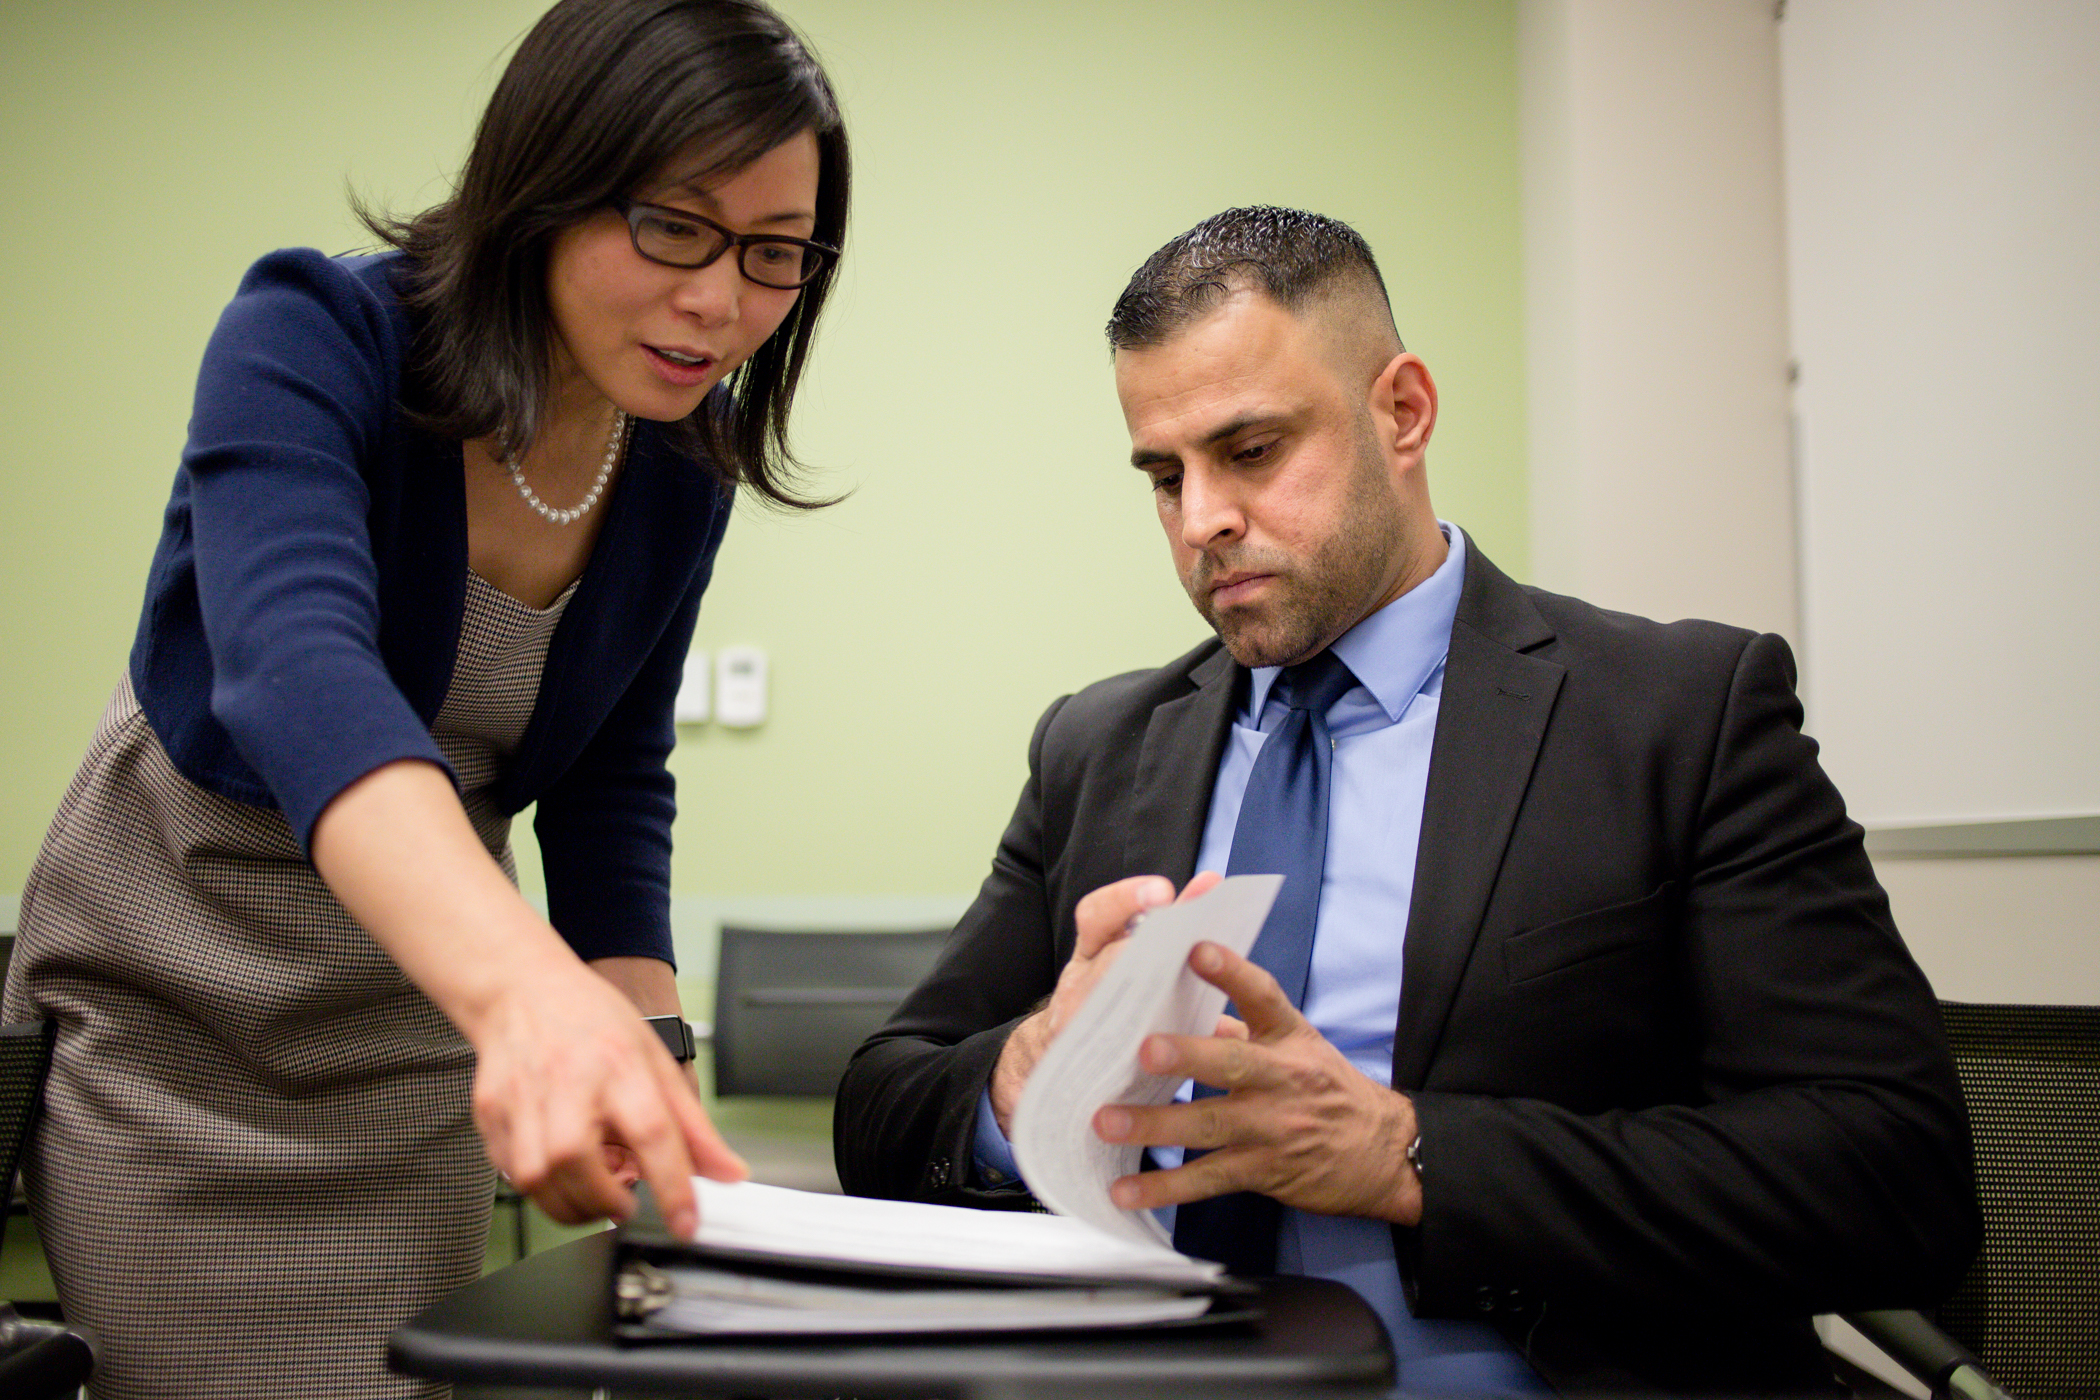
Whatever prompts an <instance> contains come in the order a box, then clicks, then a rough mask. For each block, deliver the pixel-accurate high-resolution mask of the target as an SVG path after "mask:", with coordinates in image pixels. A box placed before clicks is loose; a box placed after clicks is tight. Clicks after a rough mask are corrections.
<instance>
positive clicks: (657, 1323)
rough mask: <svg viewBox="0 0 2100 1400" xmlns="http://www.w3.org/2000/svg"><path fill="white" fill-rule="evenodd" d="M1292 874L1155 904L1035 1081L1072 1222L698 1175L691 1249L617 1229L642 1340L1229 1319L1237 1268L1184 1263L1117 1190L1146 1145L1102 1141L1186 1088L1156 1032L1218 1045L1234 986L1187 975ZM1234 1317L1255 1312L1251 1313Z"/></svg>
mask: <svg viewBox="0 0 2100 1400" xmlns="http://www.w3.org/2000/svg"><path fill="white" fill-rule="evenodd" d="M1281 885H1282V878H1281V877H1280V876H1275V875H1248V876H1236V877H1234V878H1232V879H1229V880H1226V881H1224V882H1222V883H1221V884H1219V885H1218V887H1217V888H1216V889H1214V890H1212V891H1211V892H1210V893H1208V894H1206V895H1204V896H1203V897H1202V898H1201V899H1195V900H1190V901H1189V902H1187V903H1185V904H1176V905H1171V906H1169V907H1167V908H1163V909H1155V910H1153V911H1151V912H1150V913H1148V914H1147V915H1146V916H1145V917H1144V918H1143V919H1142V920H1141V921H1140V922H1139V924H1138V926H1137V927H1136V928H1135V929H1134V930H1133V931H1132V933H1131V934H1130V935H1129V939H1130V946H1129V947H1127V948H1126V949H1124V950H1123V952H1122V953H1120V954H1119V955H1118V957H1117V960H1116V962H1115V964H1114V965H1113V966H1112V967H1110V968H1109V970H1108V971H1107V973H1106V974H1104V975H1103V977H1102V979H1101V982H1100V983H1099V985H1097V986H1096V987H1095V988H1094V991H1093V993H1092V995H1090V996H1089V997H1088V999H1087V1001H1086V1004H1085V1005H1084V1006H1082V1007H1081V1008H1080V1010H1079V1012H1078V1013H1077V1014H1076V1015H1075V1016H1074V1017H1073V1018H1072V1020H1071V1022H1070V1023H1069V1024H1068V1025H1067V1026H1066V1027H1065V1029H1064V1031H1063V1032H1062V1033H1061V1034H1060V1035H1059V1036H1058V1038H1057V1040H1056V1041H1055V1042H1054V1043H1053V1044H1052V1045H1051V1047H1050V1049H1049V1050H1048V1051H1047V1052H1046V1053H1045V1054H1044V1056H1043V1059H1042V1061H1041V1062H1040V1063H1039V1064H1038V1065H1037V1066H1036V1069H1035V1072H1034V1073H1033V1074H1032V1075H1031V1076H1030V1077H1029V1081H1028V1085H1027V1088H1026V1089H1025V1090H1024V1091H1023V1093H1022V1096H1021V1102H1020V1104H1019V1105H1018V1107H1017V1108H1016V1111H1015V1115H1014V1136H1013V1145H1014V1156H1015V1159H1016V1160H1017V1161H1018V1162H1019V1164H1020V1166H1021V1171H1022V1174H1023V1176H1024V1178H1025V1179H1026V1181H1027V1183H1028V1186H1029V1189H1030V1190H1031V1191H1032V1192H1033V1193H1034V1195H1035V1196H1036V1198H1037V1199H1038V1200H1040V1201H1041V1202H1043V1204H1044V1205H1046V1206H1048V1207H1049V1208H1050V1209H1051V1210H1052V1211H1055V1212H1057V1214H1052V1215H1042V1214H1036V1213H1033V1212H1022V1211H989V1210H970V1209H965V1208H961V1207H956V1206H934V1205H922V1204H919V1203H916V1202H909V1201H880V1200H867V1199H862V1198H858V1197H842V1196H829V1195H822V1194H818V1193H814V1192H805V1191H790V1190H787V1189H785V1188H783V1187H776V1186H761V1185H758V1184H756V1183H752V1182H743V1183H739V1184H734V1185H729V1184H724V1183H722V1182H718V1181H709V1180H707V1179H705V1178H702V1177H695V1178H694V1181H693V1185H694V1187H695V1189H696V1190H697V1191H698V1192H699V1195H700V1226H699V1230H698V1233H697V1234H696V1235H695V1236H694V1238H692V1239H691V1240H673V1239H671V1238H670V1237H669V1235H668V1234H666V1233H664V1232H663V1231H662V1229H661V1222H660V1221H659V1222H655V1224H654V1225H653V1226H652V1225H650V1224H646V1223H643V1222H635V1223H633V1224H631V1225H629V1226H623V1227H622V1231H621V1234H622V1255H623V1261H624V1262H623V1264H622V1266H621V1273H620V1277H619V1279H618V1280H617V1281H616V1288H615V1294H616V1301H617V1304H618V1309H619V1312H620V1315H621V1317H622V1318H623V1319H624V1320H625V1324H626V1325H625V1329H624V1330H626V1332H627V1333H628V1335H647V1336H664V1335H686V1336H694V1335H699V1336H726V1335H747V1336H748V1335H776V1336H780V1335H803V1336H807V1335H850V1334H866V1333H912V1332H917V1333H937V1332H979V1331H1015V1330H1028V1329H1039V1328H1093V1327H1129V1326H1145V1325H1153V1326H1156V1325H1161V1324H1166V1323H1173V1322H1186V1321H1192V1320H1198V1319H1204V1320H1215V1319H1216V1317H1217V1315H1218V1314H1217V1312H1216V1310H1215V1309H1214V1306H1213V1305H1214V1303H1215V1302H1216V1299H1215V1297H1214V1296H1213V1295H1216V1294H1218V1293H1221V1292H1226V1291H1230V1290H1231V1288H1232V1285H1230V1284H1228V1283H1227V1282H1226V1281H1225V1280H1224V1279H1223V1276H1222V1275H1223V1271H1222V1270H1221V1269H1220V1267H1219V1266H1218V1265H1216V1264H1213V1263H1211V1262H1209V1261H1207V1260H1201V1259H1192V1258H1189V1257H1188V1256H1186V1255H1183V1254H1179V1253H1176V1252H1175V1250H1174V1248H1173V1246H1172V1245H1171V1243H1169V1241H1168V1238H1167V1235H1166V1232H1165V1231H1164V1230H1162V1229H1161V1228H1160V1226H1159V1224H1158V1222H1157V1221H1156V1220H1155V1219H1154V1218H1153V1217H1152V1215H1151V1214H1150V1213H1149V1212H1143V1211H1124V1210H1120V1209H1118V1208H1117V1207H1116V1206H1115V1205H1114V1203H1113V1202H1111V1201H1110V1200H1109V1197H1108V1187H1109V1183H1111V1182H1112V1181H1114V1180H1115V1179H1116V1178H1118V1177H1121V1176H1126V1175H1128V1174H1130V1173H1131V1172H1134V1171H1136V1170H1137V1169H1138V1156H1139V1152H1138V1149H1137V1148H1134V1147H1127V1146H1122V1147H1112V1146H1110V1145H1109V1144H1106V1143H1103V1142H1102V1141H1101V1140H1100V1139H1099V1138H1098V1137H1096V1136H1095V1135H1094V1132H1093V1126H1092V1120H1093V1116H1094V1113H1095V1111H1096V1110H1097V1109H1099V1108H1100V1107H1102V1106H1103V1105H1104V1104H1110V1103H1164V1102H1166V1101H1167V1100H1169V1099H1171V1098H1172V1097H1173V1096H1174V1093H1175V1091H1176V1090H1177V1089H1178V1088H1179V1087H1180V1081H1179V1080H1174V1079H1163V1078H1161V1077H1159V1076H1156V1075H1148V1074H1145V1073H1143V1072H1142V1071H1141V1070H1139V1069H1138V1067H1137V1049H1138V1045H1139V1043H1140V1042H1141V1041H1142V1040H1143V1039H1144V1038H1145V1037H1146V1036H1147V1035H1151V1034H1155V1033H1160V1032H1166V1033H1171V1034H1184V1035H1186V1034H1209V1033H1210V1031H1211V1030H1212V1029H1213V1027H1214V1026H1215V1025H1216V1023H1217V1018H1218V1015H1219V1013H1220V1012H1221V1011H1222V1010H1223V1009H1224V1004H1225V995H1224V993H1223V992H1220V991H1218V990H1217V989H1216V988H1214V987H1212V986H1210V985H1209V984H1208V983H1206V982H1204V981H1203V980H1202V979H1200V978H1198V977H1197V976H1196V975H1195V974H1194V973H1193V972H1190V971H1189V970H1188V956H1189V953H1190V951H1191V950H1192V949H1193V948H1194V947H1195V945H1196V944H1197V943H1198V942H1199V941H1202V940H1206V939H1207V940H1210V941H1212V942H1216V943H1222V944H1224V945H1225V946H1227V947H1230V948H1233V949H1235V950H1237V951H1239V952H1241V953H1244V952H1245V951H1246V950H1247V949H1248V948H1249V947H1251V946H1252V945H1253V942H1254V937H1255V935H1256V934H1257V933H1258V932H1259V931H1260V929H1261V924H1262V920H1263V919H1265V918H1266V917H1267V916H1268V911H1269V905H1270V904H1271V903H1272V902H1273V901H1274V900H1275V897H1276V891H1277V889H1278V888H1279V887H1280V886H1281ZM1234 1315H1235V1316H1244V1315H1245V1312H1244V1310H1243V1309H1241V1310H1236V1312H1235V1314H1234Z"/></svg>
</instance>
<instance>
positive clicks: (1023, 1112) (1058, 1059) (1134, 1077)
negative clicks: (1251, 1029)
mask: <svg viewBox="0 0 2100 1400" xmlns="http://www.w3.org/2000/svg"><path fill="white" fill-rule="evenodd" d="M1282 888H1283V877H1282V876H1281V875H1235V876H1233V877H1232V878H1230V879H1228V880H1225V881H1223V882H1221V883H1220V884H1219V885H1218V886H1217V888H1215V889H1213V890H1211V891H1210V892H1209V893H1208V894H1205V895H1204V896H1202V897H1201V898H1200V899H1192V900H1189V901H1188V902H1187V903H1185V904H1173V905H1168V906H1166V907H1165V908H1161V909H1154V910H1151V911H1150V912H1148V913H1147V914H1146V915H1145V917H1144V918H1143V919H1142V920H1141V921H1140V922H1139V923H1138V926H1137V928H1136V929H1135V930H1134V931H1133V932H1132V933H1131V934H1130V936H1129V943H1130V946H1129V947H1127V948H1125V949H1124V950H1123V951H1122V952H1121V953H1119V954H1118V955H1117V957H1116V961H1115V963H1114V965H1112V966H1111V967H1110V968H1109V969H1108V971H1107V972H1106V973H1104V974H1102V977H1101V980H1100V982H1098V983H1097V984H1095V987H1094V990H1093V991H1092V992H1091V993H1089V994H1088V996H1087V999H1086V1001H1085V1003H1084V1004H1082V1005H1081V1006H1080V1008H1079V1011H1078V1013H1077V1014H1076V1015H1074V1016H1073V1017H1072V1019H1071V1021H1070V1022H1069V1023H1067V1024H1066V1026H1065V1028H1064V1030H1063V1031H1061V1032H1060V1033H1059V1034H1058V1037H1057V1039H1056V1040H1055V1041H1053V1042H1051V1045H1050V1048H1049V1049H1048V1050H1047V1051H1045V1052H1044V1054H1043V1058H1042V1059H1041V1061H1039V1062H1038V1063H1037V1065H1036V1067H1035V1072H1034V1073H1033V1074H1031V1075H1029V1077H1028V1084H1027V1087H1026V1088H1024V1089H1023V1090H1022V1091H1021V1102H1020V1103H1019V1104H1018V1105H1017V1106H1016V1107H1015V1109H1014V1121H1013V1147H1014V1159H1015V1161H1017V1162H1018V1163H1019V1164H1020V1167H1021V1175H1022V1178H1023V1179H1024V1180H1026V1181H1027V1183H1028V1189H1029V1190H1030V1191H1032V1192H1034V1193H1035V1196H1036V1199H1037V1200H1039V1201H1041V1202H1042V1203H1043V1204H1044V1205H1046V1206H1048V1207H1050V1209H1052V1210H1054V1211H1056V1212H1057V1213H1058V1214H1060V1215H1063V1216H1069V1217H1070V1218H1072V1219H1074V1220H1083V1221H1085V1222H1086V1223H1087V1224H1089V1225H1091V1226H1093V1227H1094V1228H1095V1229H1096V1230H1099V1231H1101V1232H1102V1233H1104V1234H1106V1235H1110V1236H1113V1237H1114V1238H1116V1239H1118V1240H1122V1241H1125V1242H1127V1243H1128V1244H1130V1245H1132V1246H1135V1247H1141V1248H1146V1249H1151V1250H1156V1251H1160V1252H1163V1253H1165V1254H1168V1255H1170V1256H1171V1257H1173V1258H1176V1259H1179V1258H1182V1257H1183V1256H1181V1255H1179V1254H1174V1253H1173V1249H1172V1245H1171V1242H1170V1241H1169V1240H1168V1238H1167V1233H1166V1231H1165V1230H1164V1229H1162V1228H1161V1227H1160V1224H1159V1222H1158V1220H1156V1219H1154V1218H1153V1215H1152V1213H1151V1212H1150V1211H1126V1210H1121V1209H1118V1208H1117V1207H1116V1205H1115V1204H1114V1202H1112V1201H1110V1200H1109V1198H1108V1186H1109V1183H1110V1182H1112V1181H1114V1180H1115V1179H1116V1178H1118V1177H1122V1176H1129V1175H1130V1174H1131V1173H1133V1172H1135V1171H1136V1170H1137V1169H1138V1159H1139V1154H1140V1151H1141V1149H1139V1148H1137V1147H1132V1146H1127V1145H1111V1144H1109V1143H1105V1142H1103V1141H1101V1139H1100V1138H1099V1137H1097V1136H1095V1134H1094V1128H1093V1119H1094V1113H1095V1111H1096V1110H1098V1109H1100V1108H1101V1107H1102V1106H1103V1105H1105V1104H1112V1103H1128V1104H1162V1103H1166V1102H1167V1101H1168V1100H1170V1099H1172V1098H1173V1097H1174V1094H1175V1092H1176V1091H1177V1090H1178V1089H1180V1087H1181V1085H1182V1082H1183V1076H1179V1075H1176V1076H1172V1077H1165V1076H1161V1075H1156V1074H1147V1073H1145V1072H1144V1071H1143V1070H1141V1069H1139V1068H1138V1062H1137V1052H1138V1046H1139V1045H1140V1044H1142V1043H1143V1041H1144V1039H1145V1037H1146V1036H1148V1035H1156V1034H1168V1035H1208V1034H1210V1032H1211V1029H1212V1028H1213V1027H1214V1026H1216V1025H1217V1022H1218V1016H1219V1015H1220V1013H1222V1012H1223V1011H1224V1009H1225V994H1224V993H1223V992H1221V991H1219V990H1218V989H1217V988H1216V987H1213V986H1211V985H1210V984H1209V983H1208V982H1205V981H1204V980H1203V979H1202V978H1200V977H1198V976H1197V975H1196V974H1195V973H1194V972H1192V971H1190V970H1189V965H1188V960H1189V953H1190V952H1191V951H1193V950H1194V948H1195V946H1196V945H1197V944H1198V943H1201V942H1205V941H1208V942H1212V943H1219V944H1223V945H1224V946H1225V947H1227V948H1230V949H1232V950H1233V951H1234V952H1236V953H1240V954H1242V955H1244V954H1245V953H1246V952H1247V950H1248V949H1249V948H1251V947H1253V946H1254V939H1255V936H1256V935H1257V934H1259V933H1260V932H1261V926H1262V921H1263V920H1264V919H1266V918H1267V917H1268V916H1269V906H1270V905H1271V904H1273V903H1275V901H1276V892H1277V891H1278V890H1280V889H1282Z"/></svg>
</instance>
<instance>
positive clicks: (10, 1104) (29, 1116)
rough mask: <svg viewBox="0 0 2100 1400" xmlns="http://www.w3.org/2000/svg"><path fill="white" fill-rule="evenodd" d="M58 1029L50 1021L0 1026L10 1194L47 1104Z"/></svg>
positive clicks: (1, 1160)
mask: <svg viewBox="0 0 2100 1400" xmlns="http://www.w3.org/2000/svg"><path fill="white" fill-rule="evenodd" d="M57 1029H58V1028H57V1026H56V1025H55V1024H54V1023H53V1022H50V1021H32V1022H29V1023H27V1024H25V1025H19V1026H0V1183H4V1185H5V1187H6V1191H7V1193H8V1194H12V1192H13V1190H14V1182H15V1171H16V1169H17V1168H19V1167H20V1166H21V1165H22V1149H23V1148H24V1147H26V1146H28V1144H29V1131H30V1129H32V1128H34V1127H35V1126H36V1116H37V1114H38V1112H39V1111H41V1110H42V1108H43V1105H44V1075H45V1074H46V1073H47V1072H48V1071H49V1070H50V1068H51V1043H52V1040H53V1038H54V1036H55V1034H56V1032H57Z"/></svg>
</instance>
